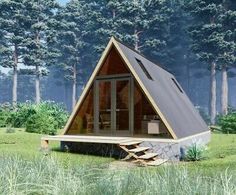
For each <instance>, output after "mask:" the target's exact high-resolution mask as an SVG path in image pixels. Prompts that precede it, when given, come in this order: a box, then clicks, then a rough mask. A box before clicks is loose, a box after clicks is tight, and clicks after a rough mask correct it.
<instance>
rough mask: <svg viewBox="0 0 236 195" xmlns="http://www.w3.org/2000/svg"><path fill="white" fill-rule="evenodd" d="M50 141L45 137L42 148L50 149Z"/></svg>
mask: <svg viewBox="0 0 236 195" xmlns="http://www.w3.org/2000/svg"><path fill="white" fill-rule="evenodd" d="M48 144H49V141H48V140H45V139H41V149H48Z"/></svg>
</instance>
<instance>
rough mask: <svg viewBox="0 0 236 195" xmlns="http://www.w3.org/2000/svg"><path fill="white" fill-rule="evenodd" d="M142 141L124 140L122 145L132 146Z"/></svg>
mask: <svg viewBox="0 0 236 195" xmlns="http://www.w3.org/2000/svg"><path fill="white" fill-rule="evenodd" d="M140 143H142V141H129V142H122V143H120V146H132V145H137V144H140Z"/></svg>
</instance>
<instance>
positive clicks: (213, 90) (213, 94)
mask: <svg viewBox="0 0 236 195" xmlns="http://www.w3.org/2000/svg"><path fill="white" fill-rule="evenodd" d="M210 85H211V92H210V117H211V124H215V118H216V64H215V62H213V63H212V64H211V83H210Z"/></svg>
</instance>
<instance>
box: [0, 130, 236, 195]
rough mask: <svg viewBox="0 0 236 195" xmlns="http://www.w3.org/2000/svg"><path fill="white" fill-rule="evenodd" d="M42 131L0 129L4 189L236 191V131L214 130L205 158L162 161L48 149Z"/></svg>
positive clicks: (27, 191)
mask: <svg viewBox="0 0 236 195" xmlns="http://www.w3.org/2000/svg"><path fill="white" fill-rule="evenodd" d="M40 137H41V135H38V134H33V133H26V132H24V130H23V129H15V132H14V133H6V129H0V170H1V174H0V184H1V185H0V194H101V195H103V194H111V195H113V194H163V195H165V194H166V195H167V194H168V195H169V194H175V195H182V194H214V195H218V194H219V195H221V194H236V172H235V170H236V135H225V134H213V135H212V141H211V143H210V144H209V146H208V152H207V159H205V160H203V161H200V162H190V163H186V162H183V163H182V162H181V163H178V164H177V165H176V164H174V165H167V166H164V165H163V166H159V167H135V166H128V165H127V164H126V165H124V164H122V163H121V162H120V161H117V160H115V159H113V158H107V157H99V156H91V155H82V154H72V153H65V152H57V151H55V150H53V151H52V152H50V154H49V155H45V153H43V152H42V151H40ZM58 146H59V143H56V142H51V143H50V147H53V148H58Z"/></svg>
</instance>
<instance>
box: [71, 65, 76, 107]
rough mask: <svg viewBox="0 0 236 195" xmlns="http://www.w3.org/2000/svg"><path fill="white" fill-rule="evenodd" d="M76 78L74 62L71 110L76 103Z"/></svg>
mask: <svg viewBox="0 0 236 195" xmlns="http://www.w3.org/2000/svg"><path fill="white" fill-rule="evenodd" d="M76 80H77V72H76V64H75V65H74V66H73V84H72V85H73V86H72V110H73V109H74V107H75V104H76V94H77V92H76Z"/></svg>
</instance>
